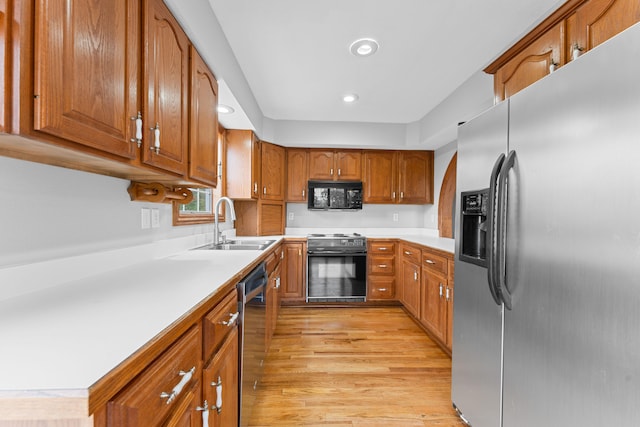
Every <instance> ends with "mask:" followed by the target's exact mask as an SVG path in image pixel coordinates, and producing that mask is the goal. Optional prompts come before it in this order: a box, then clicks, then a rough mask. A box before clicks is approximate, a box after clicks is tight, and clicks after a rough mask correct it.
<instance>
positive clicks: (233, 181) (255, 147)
mask: <svg viewBox="0 0 640 427" xmlns="http://www.w3.org/2000/svg"><path fill="white" fill-rule="evenodd" d="M225 140H226V145H227V146H226V156H227V159H226V165H227V171H226V185H227V196H228V197H231V198H232V199H245V200H247V199H257V198H258V195H259V193H260V190H259V187H260V186H259V182H258V180H259V177H260V143H259V141H258V138H257V137H256V135H255V134H254V133H253V132H252V131H250V130H237V129H228V130H227V132H226V134H225Z"/></svg>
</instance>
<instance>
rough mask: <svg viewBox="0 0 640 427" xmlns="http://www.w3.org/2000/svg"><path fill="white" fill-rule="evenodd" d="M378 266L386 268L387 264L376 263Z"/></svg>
mask: <svg viewBox="0 0 640 427" xmlns="http://www.w3.org/2000/svg"><path fill="white" fill-rule="evenodd" d="M378 267H379V268H387V264H378Z"/></svg>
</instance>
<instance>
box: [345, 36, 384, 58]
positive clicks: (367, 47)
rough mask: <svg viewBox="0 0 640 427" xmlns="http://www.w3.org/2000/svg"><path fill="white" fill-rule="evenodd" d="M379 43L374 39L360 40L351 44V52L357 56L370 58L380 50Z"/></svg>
mask: <svg viewBox="0 0 640 427" xmlns="http://www.w3.org/2000/svg"><path fill="white" fill-rule="evenodd" d="M378 47H379V45H378V42H377V41H375V40H374V39H360V40H356V41H354V42H353V43H351V46H349V51H351V53H352V54H353V55H355V56H370V55H373V54H374V53H376V51H377V50H378Z"/></svg>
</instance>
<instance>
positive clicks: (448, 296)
mask: <svg viewBox="0 0 640 427" xmlns="http://www.w3.org/2000/svg"><path fill="white" fill-rule="evenodd" d="M446 298H447V301H449V299H450V295H449V287H448V286H447V297H446Z"/></svg>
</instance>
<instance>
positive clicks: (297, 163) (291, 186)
mask: <svg viewBox="0 0 640 427" xmlns="http://www.w3.org/2000/svg"><path fill="white" fill-rule="evenodd" d="M307 160H308V159H307V150H301V149H296V148H287V202H306V201H307V181H308V180H309V170H308V161H307Z"/></svg>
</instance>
